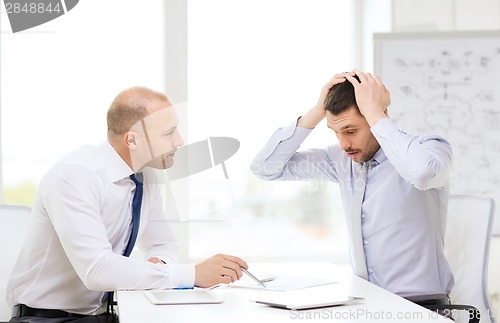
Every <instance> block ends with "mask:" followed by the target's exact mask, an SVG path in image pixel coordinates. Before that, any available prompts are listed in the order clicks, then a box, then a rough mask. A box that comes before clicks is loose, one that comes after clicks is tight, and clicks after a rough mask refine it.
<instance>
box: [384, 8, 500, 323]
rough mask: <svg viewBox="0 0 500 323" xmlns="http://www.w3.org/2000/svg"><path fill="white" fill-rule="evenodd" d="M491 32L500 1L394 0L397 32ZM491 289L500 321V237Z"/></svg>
mask: <svg viewBox="0 0 500 323" xmlns="http://www.w3.org/2000/svg"><path fill="white" fill-rule="evenodd" d="M491 29H496V30H498V29H500V0H474V1H471V0H392V31H394V32H422V31H426V32H428V31H465V30H476V31H477V30H491ZM498 207H500V206H497V208H498ZM497 217H498V213H497ZM496 221H500V219H497V220H496ZM488 286H489V289H490V299H491V300H492V305H493V313H494V314H495V317H496V318H497V320H498V319H500V237H493V241H492V244H491V250H490V265H489V282H488Z"/></svg>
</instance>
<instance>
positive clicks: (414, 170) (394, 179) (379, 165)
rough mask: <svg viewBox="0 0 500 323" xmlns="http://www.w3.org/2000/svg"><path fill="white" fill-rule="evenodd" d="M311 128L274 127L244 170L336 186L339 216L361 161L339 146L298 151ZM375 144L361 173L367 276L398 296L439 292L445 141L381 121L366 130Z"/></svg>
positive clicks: (443, 275)
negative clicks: (365, 172)
mask: <svg viewBox="0 0 500 323" xmlns="http://www.w3.org/2000/svg"><path fill="white" fill-rule="evenodd" d="M311 131H312V129H305V128H300V127H297V126H296V122H294V123H292V124H290V125H289V126H288V127H286V128H280V129H278V130H277V131H276V132H275V133H274V134H273V135H272V137H271V138H270V140H269V142H268V143H267V144H266V145H265V146H264V148H263V149H262V150H261V151H260V152H259V153H258V155H257V156H256V157H255V159H254V160H253V162H252V164H251V166H250V169H251V171H252V172H253V173H254V174H255V175H256V176H257V177H259V178H261V179H264V180H308V179H323V180H329V181H333V182H336V183H338V184H339V185H340V191H341V195H342V201H343V204H344V210H345V216H346V219H347V220H349V218H350V217H351V216H352V215H351V214H352V210H351V209H352V199H353V194H354V182H355V180H356V178H357V176H358V175H359V172H360V169H361V165H360V164H359V163H356V162H354V161H352V160H351V159H350V158H349V157H348V156H347V155H346V154H345V152H344V151H343V150H341V149H340V148H339V146H338V145H331V146H329V147H327V148H325V149H308V150H304V151H300V152H297V150H298V149H299V147H300V145H301V144H302V142H303V141H304V140H305V139H306V137H307V136H308V135H309V133H311ZM371 131H372V133H373V134H374V136H375V138H376V139H377V141H378V142H379V144H380V146H381V148H380V149H379V150H378V151H377V153H376V154H375V156H374V157H373V160H372V161H371V164H372V165H371V166H370V168H369V170H368V175H367V182H366V191H365V196H364V199H363V202H362V208H361V214H362V215H361V221H362V223H361V230H362V235H363V237H362V241H363V247H364V251H365V260H366V266H367V272H368V280H369V281H370V282H372V283H374V284H376V285H378V286H380V287H382V288H384V289H386V290H388V291H390V292H393V293H395V294H398V295H400V296H404V297H405V296H415V295H427V294H437V293H445V294H449V292H450V290H451V288H452V287H453V284H454V281H453V275H452V273H451V270H450V268H449V266H448V263H447V261H446V258H445V256H444V253H443V244H444V233H445V230H446V213H447V206H448V197H449V185H448V184H449V169H450V167H451V160H452V151H451V146H450V144H449V143H448V142H447V141H446V140H445V139H443V138H441V137H439V136H435V135H427V136H420V137H416V136H413V135H410V134H407V133H405V132H403V131H400V130H399V129H398V128H397V126H396V125H395V124H394V123H393V122H392V121H391V120H390V119H388V118H386V119H382V120H380V121H379V122H378V123H377V124H376V125H375V126H373V127H372V128H371Z"/></svg>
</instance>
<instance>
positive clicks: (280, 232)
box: [167, 0, 353, 261]
mask: <svg viewBox="0 0 500 323" xmlns="http://www.w3.org/2000/svg"><path fill="white" fill-rule="evenodd" d="M350 24H351V22H350V2H348V1H331V0H319V1H302V0H300V1H298V0H295V1H289V0H273V1H268V0H257V1H231V0H215V1H202V0H192V1H189V2H188V90H189V95H188V98H189V102H188V114H187V123H186V126H187V129H185V130H186V135H185V137H186V139H187V140H186V142H187V143H193V142H197V141H201V140H205V139H206V137H212V136H225V137H232V138H236V139H237V140H239V142H240V148H239V150H238V152H237V153H236V154H235V155H234V156H233V157H231V158H230V159H228V160H227V161H226V163H225V167H226V170H227V172H228V175H229V180H226V179H224V176H223V170H222V169H221V166H216V167H214V168H212V169H210V170H208V171H206V172H203V173H199V174H196V175H192V176H190V177H189V178H186V179H184V180H178V181H175V182H173V183H172V191H173V192H176V191H182V189H183V188H184V192H187V195H188V197H187V199H186V200H185V201H181V202H180V203H179V205H177V206H178V208H179V209H180V214H181V218H182V217H184V219H182V220H183V221H184V223H186V222H188V223H189V224H188V225H187V230H186V231H185V234H186V236H187V237H188V239H186V244H188V245H189V248H188V249H187V253H188V254H187V257H188V258H191V259H193V258H194V259H201V258H204V257H206V256H207V255H210V254H212V253H214V252H227V253H231V254H235V255H240V256H242V257H245V259H250V260H278V259H281V260H283V259H296V260H314V259H316V260H317V259H328V260H339V261H344V260H345V259H346V258H345V257H346V243H345V242H346V238H345V228H344V224H343V221H344V220H343V213H342V205H341V200H340V195H339V191H338V188H337V186H336V185H335V184H332V183H324V182H264V181H261V180H259V179H257V178H255V176H254V175H252V174H251V173H250V171H249V165H250V162H251V160H252V158H253V157H254V156H255V155H256V154H257V152H258V151H259V149H260V148H261V147H262V146H263V145H264V144H265V143H266V142H267V140H268V138H269V137H270V136H271V134H272V133H273V132H274V131H275V130H276V129H277V128H278V127H280V126H286V125H288V124H289V123H291V122H293V121H294V120H295V119H296V118H297V117H299V116H300V115H301V114H303V113H305V112H306V111H307V110H308V109H309V108H310V107H312V106H313V105H314V104H315V103H316V100H317V98H318V96H319V93H320V90H321V88H322V86H323V84H324V83H326V81H328V80H329V79H330V78H331V77H332V76H333V74H335V73H337V72H339V71H343V70H350V69H352V64H353V63H352V60H351V59H350V57H351V54H350V51H349V49H350V42H349V40H350V37H351V33H350V31H349V30H350ZM167 46H168V45H167ZM334 142H336V138H335V135H334V134H333V132H332V131H331V130H329V129H327V127H326V123H322V124H320V125H319V126H318V127H317V129H316V130H315V131H314V132H313V133H312V134H311V136H310V137H309V138H308V139H307V141H306V142H305V143H304V145H303V148H307V147H311V146H317V147H324V146H326V145H327V144H329V143H334Z"/></svg>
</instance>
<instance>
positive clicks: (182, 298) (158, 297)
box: [146, 289, 222, 305]
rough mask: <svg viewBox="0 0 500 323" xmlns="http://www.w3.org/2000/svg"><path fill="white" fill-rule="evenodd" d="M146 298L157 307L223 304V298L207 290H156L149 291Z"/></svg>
mask: <svg viewBox="0 0 500 323" xmlns="http://www.w3.org/2000/svg"><path fill="white" fill-rule="evenodd" d="M146 297H147V298H148V299H149V301H150V302H151V303H153V304H155V305H176V304H217V303H222V298H220V297H218V296H217V295H215V294H214V293H212V292H210V291H209V290H205V289H168V290H154V291H147V292H146Z"/></svg>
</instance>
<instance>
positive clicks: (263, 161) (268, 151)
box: [250, 122, 312, 180]
mask: <svg viewBox="0 0 500 323" xmlns="http://www.w3.org/2000/svg"><path fill="white" fill-rule="evenodd" d="M311 131H312V130H311V129H307V128H302V127H296V122H294V123H292V124H290V125H288V126H287V127H285V128H280V129H278V130H277V131H276V132H275V133H274V134H273V135H272V136H271V138H270V139H269V141H268V142H267V144H266V145H265V146H264V147H263V148H262V149H261V151H260V152H259V153H258V154H257V156H256V157H255V158H254V160H253V161H252V163H251V165H250V170H251V171H252V173H253V174H255V175H256V176H257V177H259V178H261V179H265V180H274V179H282V177H283V175H286V174H284V172H285V167H286V165H287V163H288V162H289V160H290V159H291V158H292V156H293V155H294V154H295V153H296V151H297V149H298V148H299V147H300V145H301V144H302V142H303V141H304V140H305V139H306V138H307V136H308V135H309V133H311Z"/></svg>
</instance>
